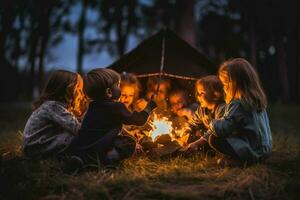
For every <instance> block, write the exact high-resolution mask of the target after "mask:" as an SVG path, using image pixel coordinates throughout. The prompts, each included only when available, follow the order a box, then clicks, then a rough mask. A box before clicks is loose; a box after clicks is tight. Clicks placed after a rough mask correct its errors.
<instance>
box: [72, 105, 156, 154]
mask: <svg viewBox="0 0 300 200" xmlns="http://www.w3.org/2000/svg"><path fill="white" fill-rule="evenodd" d="M155 107H156V104H155V103H154V102H153V101H150V102H149V103H148V105H147V107H146V108H145V109H144V110H143V111H141V112H135V111H134V112H130V111H129V110H127V108H126V107H125V105H124V104H123V103H120V102H113V101H111V100H105V101H93V102H91V103H90V105H89V108H88V111H87V113H86V115H85V117H84V119H83V121H82V125H81V128H80V130H79V135H78V137H76V138H75V139H74V141H73V142H72V150H73V151H77V152H78V151H94V149H95V148H94V147H93V146H103V145H102V144H101V145H96V143H97V142H100V143H102V142H101V141H100V140H101V139H102V138H105V141H106V142H105V143H106V144H105V145H107V148H109V147H110V146H111V145H112V144H111V143H112V141H113V140H114V138H115V137H116V135H117V133H118V131H119V132H120V131H121V128H122V124H126V125H138V126H141V125H143V124H145V123H146V122H147V119H148V117H149V114H150V112H151V111H152V110H153V109H154V108H155ZM115 130H118V131H115ZM109 133H114V134H111V135H110V134H109ZM107 134H108V135H107ZM104 136H105V137H104ZM97 148H98V147H97ZM97 148H96V149H97ZM100 151H101V150H100Z"/></svg>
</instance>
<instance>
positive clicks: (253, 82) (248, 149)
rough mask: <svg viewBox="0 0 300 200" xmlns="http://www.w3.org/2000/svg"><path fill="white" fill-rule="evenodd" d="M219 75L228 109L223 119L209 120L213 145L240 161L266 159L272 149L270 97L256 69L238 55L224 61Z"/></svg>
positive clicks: (211, 144)
mask: <svg viewBox="0 0 300 200" xmlns="http://www.w3.org/2000/svg"><path fill="white" fill-rule="evenodd" d="M219 78H220V80H221V82H222V84H223V86H224V92H225V101H226V110H225V114H224V116H223V117H222V118H221V119H212V120H211V122H210V124H209V127H210V130H211V132H212V135H211V136H210V137H209V144H210V146H211V147H212V148H213V149H215V150H216V151H218V152H220V153H222V154H224V155H226V156H228V157H229V158H231V159H233V160H237V161H242V162H247V163H255V162H257V161H260V160H262V159H264V158H265V157H266V156H267V155H268V154H269V153H270V152H271V150H272V135H271V130H270V125H269V119H268V115H267V112H266V107H267V99H266V95H265V93H264V91H263V89H262V87H261V84H260V80H259V77H258V75H257V73H256V71H255V70H254V68H253V67H252V66H251V64H250V63H249V62H248V61H246V60H245V59H243V58H236V59H233V60H229V61H227V62H225V63H223V64H222V65H221V67H220V69H219ZM219 161H220V160H219ZM225 161H226V160H225Z"/></svg>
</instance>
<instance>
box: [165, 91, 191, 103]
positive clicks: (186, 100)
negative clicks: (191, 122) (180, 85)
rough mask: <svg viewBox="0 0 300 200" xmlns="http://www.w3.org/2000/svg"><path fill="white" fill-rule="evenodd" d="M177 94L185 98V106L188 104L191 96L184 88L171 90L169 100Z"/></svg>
mask: <svg viewBox="0 0 300 200" xmlns="http://www.w3.org/2000/svg"><path fill="white" fill-rule="evenodd" d="M175 95H180V96H181V97H182V98H183V100H184V102H182V104H183V105H184V106H187V105H188V103H189V96H188V93H187V92H186V91H185V90H183V89H173V90H171V91H170V93H169V101H170V97H172V96H175Z"/></svg>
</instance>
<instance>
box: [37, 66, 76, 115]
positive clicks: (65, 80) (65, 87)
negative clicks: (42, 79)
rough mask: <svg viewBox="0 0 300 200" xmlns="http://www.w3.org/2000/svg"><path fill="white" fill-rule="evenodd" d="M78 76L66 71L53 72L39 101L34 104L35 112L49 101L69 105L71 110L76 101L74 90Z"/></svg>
mask: <svg viewBox="0 0 300 200" xmlns="http://www.w3.org/2000/svg"><path fill="white" fill-rule="evenodd" d="M78 76H79V75H78V74H77V73H74V72H70V71H65V70H56V71H54V72H52V74H51V75H50V77H49V79H48V81H47V83H46V85H45V87H44V89H43V91H42V93H41V95H40V97H39V99H38V100H37V101H36V102H34V104H33V110H35V109H37V108H38V107H39V106H40V105H42V104H43V103H44V102H45V101H49V100H53V101H59V102H62V103H67V107H68V109H69V108H71V107H72V106H73V101H74V100H75V94H74V90H75V87H76V84H77V79H78Z"/></svg>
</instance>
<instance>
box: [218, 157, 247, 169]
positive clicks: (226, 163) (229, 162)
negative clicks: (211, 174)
mask: <svg viewBox="0 0 300 200" xmlns="http://www.w3.org/2000/svg"><path fill="white" fill-rule="evenodd" d="M217 165H218V166H220V167H221V168H225V167H243V166H244V165H243V162H241V161H238V160H233V159H231V158H225V157H222V158H219V159H218V160H217Z"/></svg>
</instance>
